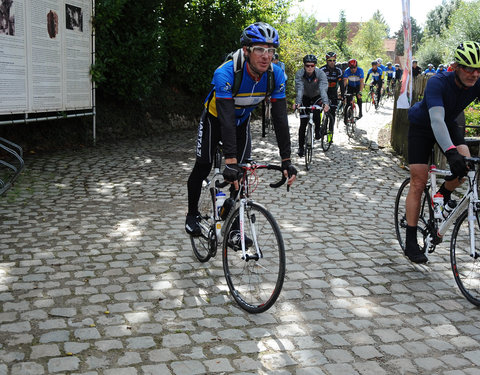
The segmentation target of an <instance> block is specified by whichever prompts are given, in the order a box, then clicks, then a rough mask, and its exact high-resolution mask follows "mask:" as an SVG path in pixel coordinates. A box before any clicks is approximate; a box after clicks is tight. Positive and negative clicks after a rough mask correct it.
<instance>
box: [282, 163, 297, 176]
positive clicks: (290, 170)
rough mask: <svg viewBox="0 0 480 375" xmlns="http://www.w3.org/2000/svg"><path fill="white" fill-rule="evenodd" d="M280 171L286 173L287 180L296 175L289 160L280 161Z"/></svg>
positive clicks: (295, 170) (295, 169)
mask: <svg viewBox="0 0 480 375" xmlns="http://www.w3.org/2000/svg"><path fill="white" fill-rule="evenodd" d="M282 170H283V171H287V173H288V178H290V177H292V176H293V175H295V176H296V175H297V173H298V171H297V168H295V167H294V166H293V164H292V161H291V160H284V161H282Z"/></svg>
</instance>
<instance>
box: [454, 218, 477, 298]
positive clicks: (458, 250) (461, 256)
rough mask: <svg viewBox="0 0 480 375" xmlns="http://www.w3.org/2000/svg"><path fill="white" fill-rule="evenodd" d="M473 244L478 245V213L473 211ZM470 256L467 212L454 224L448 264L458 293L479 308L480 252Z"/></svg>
mask: <svg viewBox="0 0 480 375" xmlns="http://www.w3.org/2000/svg"><path fill="white" fill-rule="evenodd" d="M474 216H475V219H476V220H475V222H474V223H475V224H474V225H475V243H476V245H477V246H476V247H477V248H478V245H479V244H480V213H479V212H478V211H477V210H475V211H474ZM475 254H476V256H474V257H471V256H470V233H469V225H468V210H465V212H463V213H462V214H461V215H460V217H459V218H458V219H457V221H456V223H455V227H454V228H453V232H452V241H451V243H450V264H451V266H452V271H453V277H454V278H455V282H456V283H457V286H458V288H459V289H460V292H462V294H463V295H464V296H465V298H466V299H467V300H468V301H469V302H470V303H472V304H474V305H475V306H480V252H479V251H476V252H475Z"/></svg>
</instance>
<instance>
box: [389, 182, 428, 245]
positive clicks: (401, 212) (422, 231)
mask: <svg viewBox="0 0 480 375" xmlns="http://www.w3.org/2000/svg"><path fill="white" fill-rule="evenodd" d="M409 189H410V177H408V178H406V179H405V180H404V181H403V182H402V185H400V188H399V189H398V192H397V196H396V198H395V213H394V215H395V217H394V218H395V233H396V235H397V241H398V243H399V244H400V247H401V248H402V250H403V252H404V253H405V246H406V244H405V236H406V229H407V216H406V208H405V201H406V198H407V194H408V191H409ZM420 202H421V204H420V215H419V217H418V224H417V227H418V233H417V239H418V242H419V243H418V245H419V246H420V250H421V251H422V252H426V251H427V250H430V252H432V251H433V249H434V247H433V248H431V249H427V248H426V244H425V238H426V237H427V235H428V234H429V233H431V231H432V229H431V225H432V223H433V222H434V216H433V210H432V208H431V206H430V203H429V202H430V192H429V187H427V188H425V189H424V191H423V193H422V198H421V201H420Z"/></svg>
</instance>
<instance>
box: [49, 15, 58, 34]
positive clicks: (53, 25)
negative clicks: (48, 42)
mask: <svg viewBox="0 0 480 375" xmlns="http://www.w3.org/2000/svg"><path fill="white" fill-rule="evenodd" d="M47 31H48V36H49V37H50V38H51V39H54V38H55V37H56V36H57V34H58V14H57V13H56V12H55V11H53V10H50V12H48V13H47Z"/></svg>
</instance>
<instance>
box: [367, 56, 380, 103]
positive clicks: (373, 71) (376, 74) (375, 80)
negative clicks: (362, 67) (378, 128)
mask: <svg viewBox="0 0 480 375" xmlns="http://www.w3.org/2000/svg"><path fill="white" fill-rule="evenodd" d="M370 75H372V83H371V84H370V86H377V98H378V101H379V102H380V96H381V95H382V84H383V80H382V75H383V71H382V69H380V68H379V67H378V62H377V60H373V61H372V67H371V68H370V69H369V70H368V72H367V78H365V83H367V82H368V78H369V77H370ZM377 105H378V103H377Z"/></svg>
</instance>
